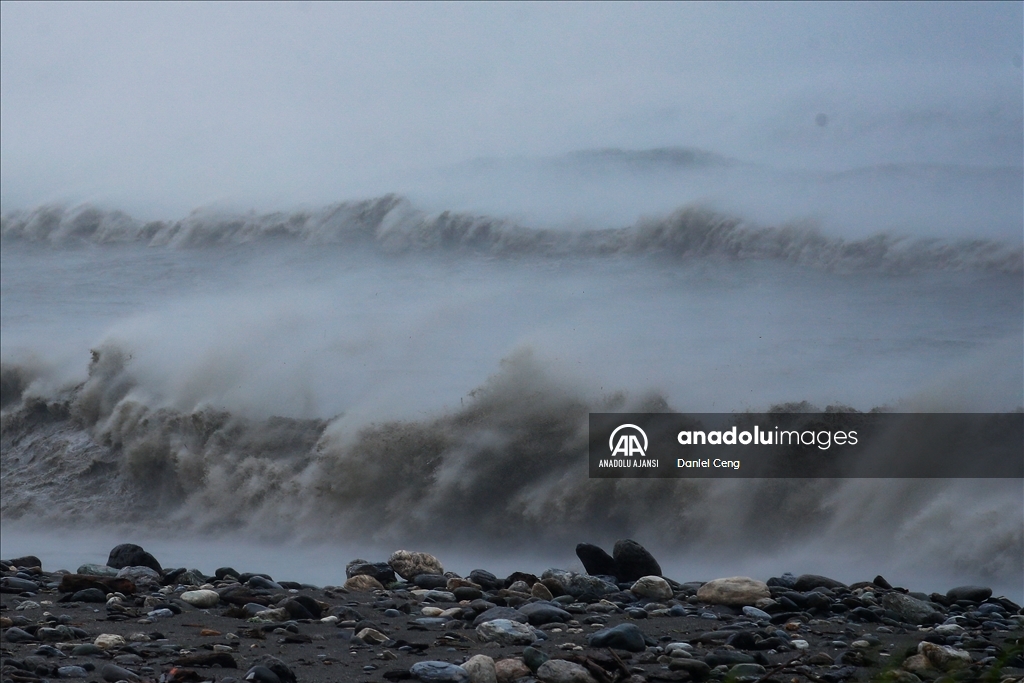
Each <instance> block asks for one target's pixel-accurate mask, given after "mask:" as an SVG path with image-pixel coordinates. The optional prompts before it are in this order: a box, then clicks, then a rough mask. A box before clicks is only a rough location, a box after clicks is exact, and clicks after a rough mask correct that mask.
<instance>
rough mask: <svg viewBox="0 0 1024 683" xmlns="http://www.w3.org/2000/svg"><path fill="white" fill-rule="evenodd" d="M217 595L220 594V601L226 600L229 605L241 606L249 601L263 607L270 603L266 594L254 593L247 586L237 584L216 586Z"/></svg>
mask: <svg viewBox="0 0 1024 683" xmlns="http://www.w3.org/2000/svg"><path fill="white" fill-rule="evenodd" d="M217 595H219V596H220V599H221V602H226V603H227V604H229V605H238V606H239V607H243V606H245V605H247V604H249V603H250V602H254V603H256V604H258V605H263V606H264V607H266V606H267V605H269V604H270V600H268V599H267V597H266V596H264V595H256V594H255V593H253V592H252V591H251V590H249V588H248V587H247V586H242V585H239V584H232V585H230V586H227V587H224V588H218V589H217Z"/></svg>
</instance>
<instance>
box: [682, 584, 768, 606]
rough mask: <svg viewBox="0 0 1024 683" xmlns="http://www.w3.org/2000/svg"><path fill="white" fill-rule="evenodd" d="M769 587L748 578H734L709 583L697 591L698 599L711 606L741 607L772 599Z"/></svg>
mask: <svg viewBox="0 0 1024 683" xmlns="http://www.w3.org/2000/svg"><path fill="white" fill-rule="evenodd" d="M770 597H771V593H770V592H769V590H768V585H767V584H766V583H764V582H763V581H757V580H755V579H751V578H749V577H746V576H732V577H728V578H723V579H714V580H713V581H708V582H707V583H705V584H704V585H703V586H701V587H700V589H699V590H698V591H697V599H698V600H700V601H701V602H706V603H708V604H711V605H732V606H735V607H740V606H744V605H753V604H754V603H756V602H757V601H758V600H761V599H763V598H770Z"/></svg>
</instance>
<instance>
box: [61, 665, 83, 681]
mask: <svg viewBox="0 0 1024 683" xmlns="http://www.w3.org/2000/svg"><path fill="white" fill-rule="evenodd" d="M57 676H58V677H59V678H88V677H89V672H88V671H86V670H85V669H84V668H82V667H80V666H62V667H58V668H57Z"/></svg>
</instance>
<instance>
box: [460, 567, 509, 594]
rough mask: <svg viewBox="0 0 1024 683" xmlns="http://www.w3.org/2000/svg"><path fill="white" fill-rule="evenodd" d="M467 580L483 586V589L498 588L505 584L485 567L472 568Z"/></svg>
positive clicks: (491, 589)
mask: <svg viewBox="0 0 1024 683" xmlns="http://www.w3.org/2000/svg"><path fill="white" fill-rule="evenodd" d="M469 580H470V581H472V582H473V583H475V584H476V585H478V586H480V587H481V588H483V589H484V590H485V591H493V590H498V589H499V588H503V587H504V586H505V582H504V581H502V580H501V579H499V578H498V577H496V576H495V575H494V574H492V573H490V572H489V571H487V570H485V569H474V570H473V571H471V572H470V573H469Z"/></svg>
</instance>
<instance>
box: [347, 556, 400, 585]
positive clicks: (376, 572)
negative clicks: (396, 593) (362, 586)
mask: <svg viewBox="0 0 1024 683" xmlns="http://www.w3.org/2000/svg"><path fill="white" fill-rule="evenodd" d="M360 575H365V576H372V577H373V578H375V579H377V580H378V581H379V582H380V584H381V585H382V586H387V585H389V584H392V583H394V582H395V581H397V580H398V577H396V576H395V570H394V569H392V568H391V565H389V564H388V563H387V562H367V561H365V560H353V561H352V562H349V563H348V565H346V566H345V577H346V578H349V579H351V578H352V577H353V576H360Z"/></svg>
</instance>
